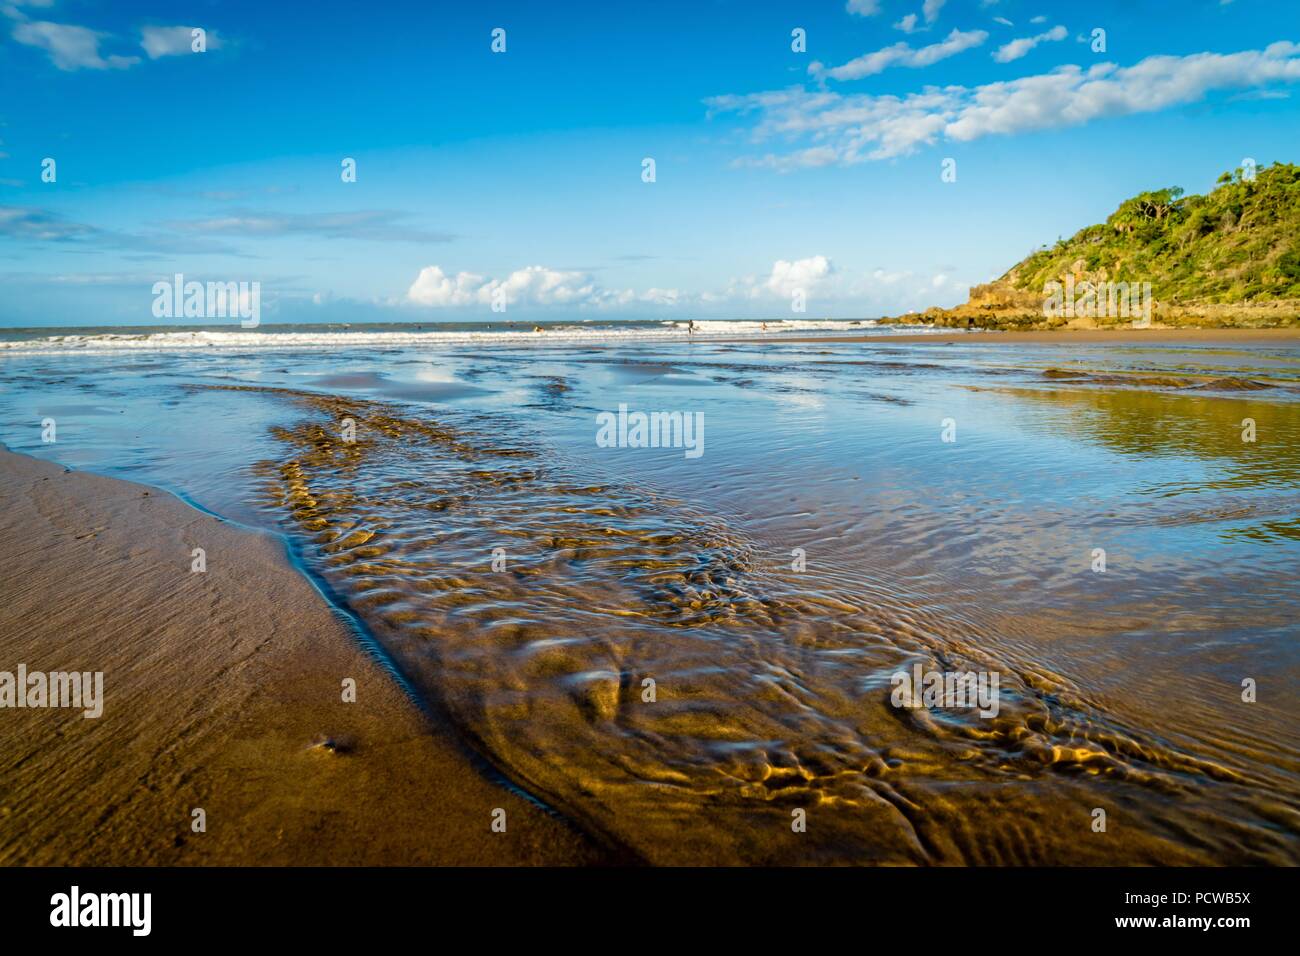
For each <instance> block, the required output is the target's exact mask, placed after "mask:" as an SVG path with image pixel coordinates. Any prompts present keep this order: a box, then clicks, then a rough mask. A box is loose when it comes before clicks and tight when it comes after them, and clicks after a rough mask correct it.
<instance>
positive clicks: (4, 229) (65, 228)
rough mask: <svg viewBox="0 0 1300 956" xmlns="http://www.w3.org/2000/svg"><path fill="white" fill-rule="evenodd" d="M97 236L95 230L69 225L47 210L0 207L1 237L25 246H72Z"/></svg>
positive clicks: (77, 223) (86, 226) (93, 228)
mask: <svg viewBox="0 0 1300 956" xmlns="http://www.w3.org/2000/svg"><path fill="white" fill-rule="evenodd" d="M97 232H98V230H97V229H95V227H94V226H88V225H85V224H84V223H79V222H68V221H67V220H66V219H64V218H62V217H61V216H59V215H58V214H57V213H53V212H51V211H49V210H48V209H36V208H34V207H30V206H0V237H5V238H10V239H21V240H25V241H28V242H74V241H76V240H78V239H87V238H90V237H91V236H92V235H94V234H96V233H97Z"/></svg>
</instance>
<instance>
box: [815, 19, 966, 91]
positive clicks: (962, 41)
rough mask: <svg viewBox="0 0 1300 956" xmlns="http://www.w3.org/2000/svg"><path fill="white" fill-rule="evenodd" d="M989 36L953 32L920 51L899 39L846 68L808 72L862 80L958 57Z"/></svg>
mask: <svg viewBox="0 0 1300 956" xmlns="http://www.w3.org/2000/svg"><path fill="white" fill-rule="evenodd" d="M988 36H989V35H988V34H987V33H985V32H984V31H983V30H971V31H969V32H966V33H963V32H962V31H961V30H953V31H952V32H951V33H949V34H948V36H947V37H946V38H944V39H943V40H942V41H941V42H939V43H931V44H930V45H929V46H923V47H918V48H913V47H912V46H910V45H909V44H907V43H905V42H903V41H902V40H900V41H899V42H898V43H895V44H894V45H893V46H887V47H885V48H884V49H883V50H877V51H876V52H874V53H866V54H863V55H862V56H860V57H857V58H855V59H852V60H850V61H849V62H848V63H845V64H844V65H843V66H836V67H831V68H830V69H827V68H826V67H825V66H824V65H823V64H821V63H816V62H815V63H812V64H809V66H808V72H809V73H811V74H813V75H814V76H829V77H830V78H831V79H834V80H860V79H862V78H863V77H864V76H875V75H876V74H877V73H881V72H883V71H885V70H887V69H889V68H890V67H891V66H906V67H912V68H914V69H915V68H919V67H923V66H930V65H931V64H933V63H938V62H939V61H940V60H946V59H947V58H948V57H950V56H956V55H957V54H958V53H961V52H963V51H964V50H969V49H971V48H972V47H977V46H979V45H980V44H981V43H983V42H984V41H985V40H987V39H988Z"/></svg>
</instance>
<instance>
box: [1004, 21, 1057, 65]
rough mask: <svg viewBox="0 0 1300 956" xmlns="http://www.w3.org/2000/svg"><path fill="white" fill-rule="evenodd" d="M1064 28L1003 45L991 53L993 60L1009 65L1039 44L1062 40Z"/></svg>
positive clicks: (1055, 28)
mask: <svg viewBox="0 0 1300 956" xmlns="http://www.w3.org/2000/svg"><path fill="white" fill-rule="evenodd" d="M1068 32H1069V31H1067V30H1066V29H1065V27H1061V26H1056V27H1052V29H1050V30H1048V31H1047V32H1046V33H1040V34H1038V36H1032V37H1021V38H1020V39H1018V40H1012V41H1011V42H1010V43H1004V44H1003V45H1002V46H1000V47H998V48H997V49H996V50H994V51H993V59H995V60H997V61H998V62H999V63H1010V62H1011V61H1012V60H1018V59H1020V58H1021V57H1022V56H1024V55H1025V54H1026V53H1028V52H1029V51H1030V50H1032V49H1033V48H1034V47H1036V46H1038V44H1040V43H1046V42H1048V41H1056V40H1064V39H1065V38H1066V36H1067V35H1068Z"/></svg>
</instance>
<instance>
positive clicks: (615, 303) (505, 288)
mask: <svg viewBox="0 0 1300 956" xmlns="http://www.w3.org/2000/svg"><path fill="white" fill-rule="evenodd" d="M833 273H834V269H833V268H832V266H831V261H830V259H828V258H827V257H826V256H810V257H808V258H806V259H795V260H785V259H780V260H777V261H776V262H774V263H773V264H772V267H771V269H770V270H769V271H768V272H767V273H766V274H764V275H759V276H748V277H745V278H741V279H732V280H731V282H730V283H729V284H728V286H727V288H726V289H725V290H723V291H703V292H683V291H681V290H679V289H661V288H651V289H647V290H645V291H644V292H637V291H635V290H633V289H607V288H604V287H602V286H601V285H600V284H599V283H598V282H596V280H595V279H593V278H592V276H591V275H590V273H587V272H581V271H577V270H564V269H552V268H548V267H546V266H527V267H525V268H523V269H516V270H515V271H514V272H512V273H510V274H509V275H507V276H505V277H504V278H492V277H489V276H484V275H479V274H478V273H474V272H458V273H456V274H455V275H451V274H449V273H447V272H446V271H444V270H443V269H442V267H441V266H437V265H431V266H425V267H424V268H423V269H421V270H420V273H419V275H417V276H416V278H415V281H414V282H412V283H411V286H410V288H409V289H407V290H406V297H405V299H404V300H402V301H403V302H404V303H405V304H408V305H416V306H424V307H427V308H457V307H466V306H480V307H482V306H486V307H490V306H491V305H492V304H493V303H494V302H497V301H504V302H505V303H506V305H507V306H514V305H530V306H542V307H545V306H564V307H569V308H600V309H605V308H620V307H627V306H636V305H642V306H644V305H654V306H679V305H701V304H705V303H710V304H713V303H722V302H733V303H735V302H742V301H764V300H772V301H777V300H786V301H788V300H789V299H790V297H791V295H792V294H793V293H794V291H795V290H802V291H803V292H805V293H806V294H809V295H811V294H813V293H814V292H815V291H818V290H822V291H826V290H827V286H826V283H827V280H828V279H829V278H830V277H831V276H832V274H833Z"/></svg>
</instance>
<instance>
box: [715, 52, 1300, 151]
mask: <svg viewBox="0 0 1300 956" xmlns="http://www.w3.org/2000/svg"><path fill="white" fill-rule="evenodd" d="M1295 82H1300V44H1296V43H1292V42H1290V41H1281V42H1278V43H1274V44H1272V45H1271V46H1269V47H1268V48H1266V49H1264V50H1246V51H1243V52H1240V53H1228V54H1223V53H1194V54H1190V55H1188V56H1161V55H1157V56H1150V57H1147V58H1146V59H1144V60H1142V61H1141V62H1139V63H1137V64H1135V65H1133V66H1129V67H1119V66H1117V65H1115V64H1114V63H1099V64H1097V65H1095V66H1092V67H1089V68H1088V69H1084V68H1082V67H1080V66H1075V65H1066V66H1061V67H1058V68H1057V69H1055V70H1053V71H1052V72H1050V73H1043V74H1038V75H1034V76H1026V77H1021V78H1020V79H1015V80H1009V81H1005V82H999V83H988V84H985V85H983V86H975V87H964V86H947V87H943V88H936V87H928V88H926V89H925V90H923V91H922V92H920V93H912V94H909V95H906V96H901V97H900V96H874V95H871V94H866V93H859V94H840V93H834V92H828V91H825V90H808V89H805V88H803V87H798V86H796V87H791V88H788V89H785V90H774V91H768V92H763V93H753V94H746V95H729V96H719V97H714V98H712V99H710V100H708V101H707V104H708V106H709V108H710V112H711V113H713V114H718V113H726V112H736V113H740V114H744V115H746V116H754V117H755V118H756V122H755V125H754V128H753V131H752V136H753V139H754V140H755V141H756V142H764V141H768V140H773V139H779V140H782V141H785V142H787V143H789V144H790V150H789V151H787V152H784V153H779V154H778V153H768V154H767V155H765V156H762V157H758V158H749V159H746V160H743V161H742V162H745V163H748V164H751V165H761V166H770V167H773V168H776V169H782V170H785V169H793V168H799V167H804V166H827V165H832V164H837V165H852V164H855V163H861V162H865V161H867V160H878V159H887V158H890V157H893V156H900V155H904V154H906V153H910V152H912V151H913V150H915V149H917V148H918V147H919V146H922V145H925V144H932V143H935V142H937V141H939V140H941V139H943V140H954V141H959V142H969V141H971V140H975V139H979V138H981V137H983V136H991V135H1009V134H1014V133H1021V132H1028V131H1032V130H1040V129H1051V128H1056V127H1066V126H1078V125H1081V124H1084V123H1088V122H1090V121H1092V120H1095V119H1101V118H1105V117H1113V116H1128V115H1131V114H1135V113H1151V112H1157V111H1159V110H1164V109H1169V108H1170V107H1173V106H1181V105H1185V104H1188V103H1194V102H1197V101H1199V100H1201V99H1202V98H1204V97H1205V96H1206V95H1207V94H1208V93H1211V92H1214V91H1220V90H1222V91H1233V92H1238V91H1245V90H1254V89H1260V88H1264V87H1269V86H1275V85H1277V84H1281V83H1295ZM809 140H811V144H807V143H808V141H809ZM800 141H803V142H804V143H805V144H807V145H803V146H800V145H799V143H800Z"/></svg>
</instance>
